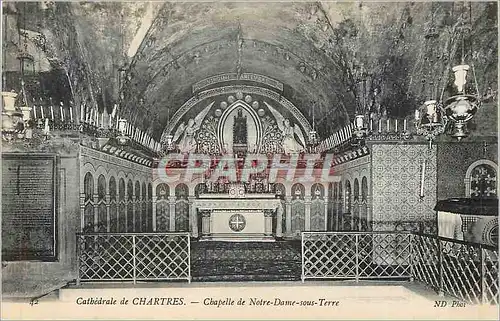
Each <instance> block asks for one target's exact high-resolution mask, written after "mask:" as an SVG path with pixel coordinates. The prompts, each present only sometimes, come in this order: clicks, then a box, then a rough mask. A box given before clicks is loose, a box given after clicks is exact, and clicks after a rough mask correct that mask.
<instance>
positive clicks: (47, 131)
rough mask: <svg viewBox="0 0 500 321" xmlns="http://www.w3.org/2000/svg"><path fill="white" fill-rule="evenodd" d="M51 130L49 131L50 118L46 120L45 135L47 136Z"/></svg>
mask: <svg viewBox="0 0 500 321" xmlns="http://www.w3.org/2000/svg"><path fill="white" fill-rule="evenodd" d="M49 131H50V129H49V119H48V118H45V126H44V128H43V133H44V134H45V135H47V134H48V133H49Z"/></svg>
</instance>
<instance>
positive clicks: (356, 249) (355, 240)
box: [354, 234, 359, 282]
mask: <svg viewBox="0 0 500 321" xmlns="http://www.w3.org/2000/svg"><path fill="white" fill-rule="evenodd" d="M358 242H359V234H355V235H354V245H355V253H354V255H355V256H354V257H355V259H356V282H359V245H358Z"/></svg>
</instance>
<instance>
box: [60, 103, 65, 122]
mask: <svg viewBox="0 0 500 321" xmlns="http://www.w3.org/2000/svg"><path fill="white" fill-rule="evenodd" d="M59 112H60V113H61V121H64V110H63V105H62V102H61V104H60V105H59Z"/></svg>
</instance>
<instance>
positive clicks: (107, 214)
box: [105, 194, 111, 233]
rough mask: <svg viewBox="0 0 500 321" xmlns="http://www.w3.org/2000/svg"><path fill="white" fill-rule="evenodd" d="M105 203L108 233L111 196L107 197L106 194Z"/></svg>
mask: <svg viewBox="0 0 500 321" xmlns="http://www.w3.org/2000/svg"><path fill="white" fill-rule="evenodd" d="M105 201H106V221H107V224H106V231H107V232H108V233H109V232H110V229H111V218H110V213H109V206H110V205H111V204H110V203H111V196H109V194H106V198H105Z"/></svg>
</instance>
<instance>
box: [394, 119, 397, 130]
mask: <svg viewBox="0 0 500 321" xmlns="http://www.w3.org/2000/svg"><path fill="white" fill-rule="evenodd" d="M394 132H396V133H397V132H398V120H397V119H396V126H395V127H394Z"/></svg>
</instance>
